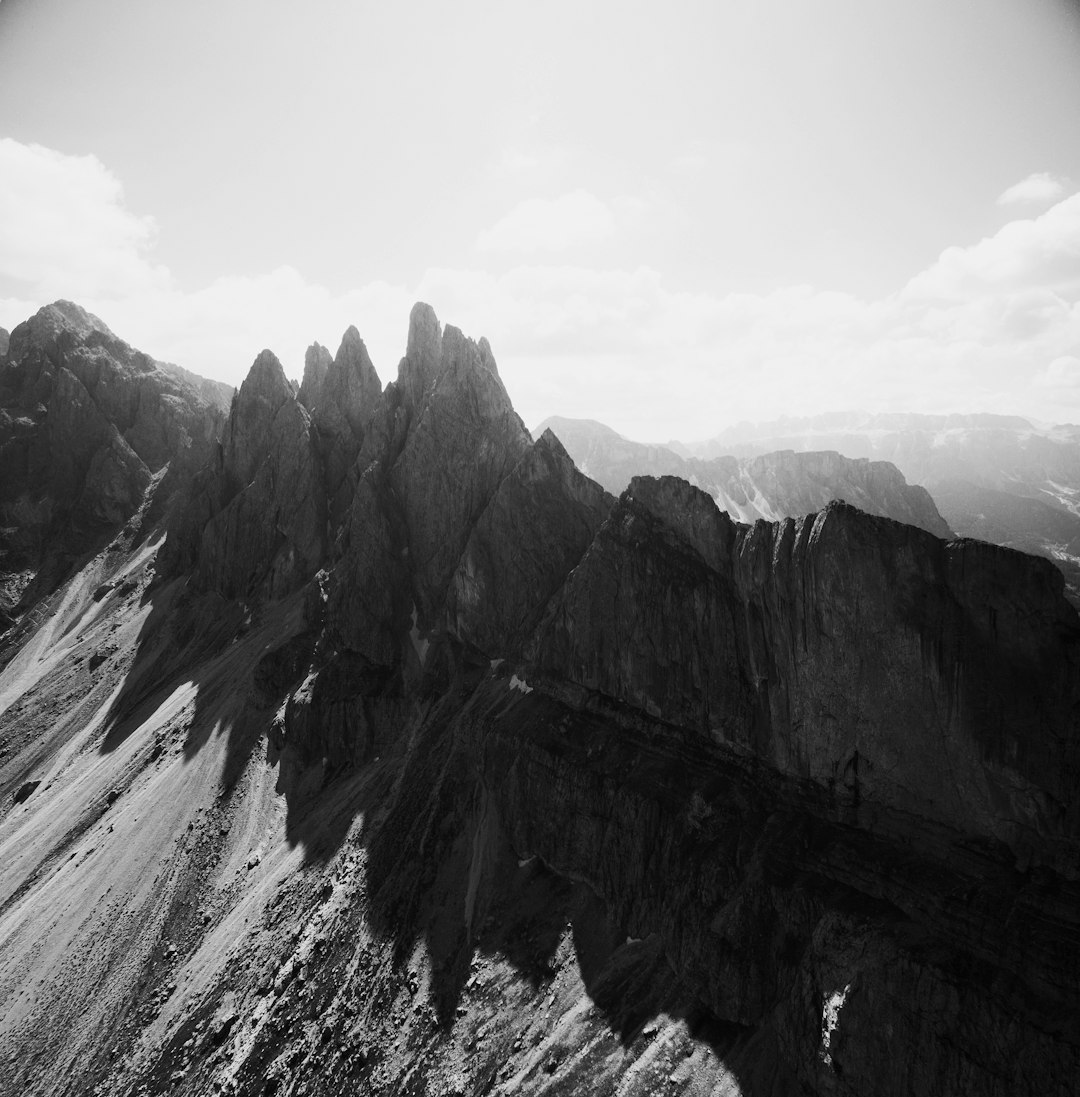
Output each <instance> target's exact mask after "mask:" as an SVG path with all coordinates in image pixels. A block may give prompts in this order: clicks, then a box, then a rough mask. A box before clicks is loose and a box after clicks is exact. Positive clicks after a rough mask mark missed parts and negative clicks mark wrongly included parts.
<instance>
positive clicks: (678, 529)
mask: <svg viewBox="0 0 1080 1097" xmlns="http://www.w3.org/2000/svg"><path fill="white" fill-rule="evenodd" d="M619 502H620V504H621V505H622V506H631V507H636V508H640V509H641V510H644V511H645V512H646V513H647V514H649V515H651V516H652V517H653V518H655V519H657V520H658V521H659V522H660V523H662V524H663V525H664V526H666V527H667V528H668V529H669V530H670V531H671V532H672V533H674V534H675V535H676V536H677V537H678V538H679V539H681V540H682V541H684V542H685V543H686V544H688V545H689V546H690V547H692V548H693V549H694V550H695V551H696V552H697V553H698V554H699V555H700V556H701V558H702V559H703V560H705V561H706V562H707V563H708V564H709V565H710V566H711V567H713V568H718V567H719V566H720V563H721V561H722V560H723V559H724V558H726V557H727V556H728V555H729V554H730V550H731V544H732V540H733V538H734V536H735V533H736V530H737V528H738V526H737V524H736V523H735V522H734V521H732V519H731V517H730V516H729V515H728V514H727V513H726V512H725V511H722V510H720V508H719V507H718V506H717V505H716V500H715V499H713V497H712V496H711V495H710V494H709V493H708V492H706V491H702V490H701V488H699V487H695V486H694V485H693V484H691V483H690V482H689V481H687V480H683V479H682V478H681V477H678V476H635V477H634V478H633V479H632V480H631V481H630V484H629V486H628V487H627V489H626V490H625V491H624V492H623V493H622V496H621V497H620V500H619ZM743 528H745V527H743Z"/></svg>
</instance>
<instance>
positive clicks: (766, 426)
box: [667, 411, 1080, 480]
mask: <svg viewBox="0 0 1080 1097" xmlns="http://www.w3.org/2000/svg"><path fill="white" fill-rule="evenodd" d="M955 431H980V432H981V431H998V432H1004V433H1007V434H1019V435H1035V436H1038V437H1043V438H1048V439H1052V440H1055V441H1073V440H1075V439H1077V438H1078V437H1080V428H1078V427H1077V426H1076V425H1074V424H1071V423H1063V424H1057V425H1054V426H1040V425H1037V424H1035V423H1032V422H1031V420H1029V419H1026V418H1024V417H1023V416H1020V415H999V414H995V413H992V412H973V413H951V414H939V415H931V414H925V413H921V412H877V413H870V412H865V411H832V412H825V413H823V414H821V415H811V416H782V417H780V418H779V419H771V420H766V421H763V422H760V423H751V422H749V421H746V420H744V421H742V422H740V423H735V424H733V425H732V426H729V427H725V428H724V429H723V430H721V431H719V432H718V433H717V434H714V435H713V436H712V437H711V438H707V439H705V440H703V441H697V442H685V441H679V440H672V441H670V442H668V443H667V444H668V446H669V447H670V448H671V449H673V450H674V451H675V452H677V453H680V454H682V455H683V456H684V457H701V458H705V459H708V458H710V457H716V456H719V455H721V454H729V453H735V454H749V453H762V452H766V451H767V450H768V449H777V448H781V449H783V448H791V449H808V448H815V449H816V448H829V447H831V446H832V445H833V443H834V442H838V441H841V440H842V441H844V442H845V443H846V444H847V445H848V446H853V445H854V446H859V445H861V446H863V447H864V448H866V449H867V452H865V453H863V452H856V451H855V450H851V449H842V452H843V453H845V454H846V455H847V456H849V457H855V456H879V457H880V456H881V454H880V453H879V452H877V451H878V450H879V449H880V448H881V447H882V446H883V445H886V444H887V443H884V442H883V441H882V438H883V437H885V436H888V435H892V434H909V433H917V434H934V435H938V434H944V433H946V432H955ZM871 450H872V451H871ZM887 459H891V458H887ZM902 471H904V473H905V475H906V476H907V477H908V479H909V480H912V479H914V477H913V476H912V474H911V473H910V472H907V471H906V470H903V469H902Z"/></svg>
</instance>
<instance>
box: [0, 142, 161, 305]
mask: <svg viewBox="0 0 1080 1097" xmlns="http://www.w3.org/2000/svg"><path fill="white" fill-rule="evenodd" d="M155 232H156V228H155V225H154V221H153V218H151V217H146V216H140V215H137V214H134V213H131V212H130V211H129V210H128V209H126V208H125V206H124V192H123V187H122V186H121V184H120V181H119V180H118V179H117V178H116V176H115V175H113V174H112V173H111V172H110V171H109V170H108V169H107V168H106V167H105V165H104V164H102V163H101V161H100V160H98V159H97V158H96V157H94V156H65V155H64V154H62V153H59V152H54V151H53V150H52V149H47V148H44V147H42V146H41V145H24V144H21V143H20V142H18V141H14V140H12V139H10V138H0V278H2V279H4V280H5V281H8V282H11V283H15V284H16V285H18V286H19V287H20V289H22V290H24V291H25V292H28V293H30V294H32V295H33V296H36V297H44V298H52V297H57V296H69V297H88V296H98V295H112V294H116V295H122V294H128V293H133V292H140V291H142V290H144V289H146V288H147V287H152V286H153V287H161V286H163V285H165V284H167V282H168V274H167V272H166V271H165V270H164V269H163V268H161V267H156V266H154V265H152V264H151V263H150V262H148V260H147V259H146V258H145V252H146V251H147V250H148V249H149V247H150V246H151V244H152V243H153V240H154V236H155Z"/></svg>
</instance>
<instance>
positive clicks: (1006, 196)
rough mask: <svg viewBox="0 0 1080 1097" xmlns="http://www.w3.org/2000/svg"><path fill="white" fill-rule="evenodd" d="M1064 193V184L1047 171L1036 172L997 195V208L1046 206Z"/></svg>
mask: <svg viewBox="0 0 1080 1097" xmlns="http://www.w3.org/2000/svg"><path fill="white" fill-rule="evenodd" d="M1064 193H1065V183H1064V181H1063V180H1061V179H1058V178H1057V177H1056V176H1054V175H1051V174H1050V173H1049V172H1048V171H1037V172H1035V173H1034V174H1032V175H1029V176H1028V177H1027V178H1026V179H1021V180H1020V182H1019V183H1014V184H1013V185H1012V186H1011V187H1009V188H1008V189H1007V190H1005V191H1002V193H1001V194H999V195H998V200H997V204H998V205H999V206H1026V205H1046V204H1047V203H1049V202H1054V201H1056V200H1057V199H1058V198H1060V197H1061V196H1062V195H1063V194H1064Z"/></svg>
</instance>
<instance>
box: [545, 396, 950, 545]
mask: <svg viewBox="0 0 1080 1097" xmlns="http://www.w3.org/2000/svg"><path fill="white" fill-rule="evenodd" d="M548 429H550V430H551V431H553V432H554V434H555V435H556V436H557V437H558V439H559V441H560V442H562V444H563V445H564V446H565V447H566V450H567V452H568V453H569V454H570V456H571V457H573V459H574V462H575V464H577V466H578V468H580V469H581V471H582V472H584V473H585V475H586V476H591V477H592V478H593V479H594V480H596V482H597V483H599V484H601V485H603V487H605V488H607V490H608V491H610V492H611V493H612V494H614V495H618V494H620V493H621V492H622V491H623V489H624V488H625V487H626V486H627V484H629V483H630V481H631V480H632V479H633V478H634V477H635V476H639V475H648V476H679V477H681V478H682V479H684V480H688V481H689V482H690V483H691V484H693V485H694V486H695V487H699V488H701V489H702V490H703V491H707V492H708V493H709V494H710V495H711V496H712V497H713V498H714V499H715V500H716V502H717V505H718V506H719V507H720V509H721V510H726V511H727V512H728V514H730V515H731V516H732V518H735V519H737V520H738V521H740V522H755V521H757V520H758V519H759V518H763V519H765V520H766V521H768V522H775V521H777V520H779V519H781V518H791V517H796V516H798V515H801V514H810V513H811V512H812V511H817V510H820V509H821V508H822V507H823V506H825V505H826V504H827V503H829V502H831V501H832V500H833V499H842V500H844V502H847V503H852V504H854V505H855V506H857V507H859V508H860V509H861V510H865V511H866V512H867V513H868V514H878V515H881V516H883V517H885V518H893V519H895V520H896V521H898V522H906V523H907V524H908V525H910V526H918V527H919V528H920V529H924V530H926V531H927V532H928V533H933V534H934V535H935V536H937V537H951V536H952V531H951V530H950V529H949V527H948V525H947V524H946V522H945V521H944V519H943V518H942V517H941V515H940V514H939V513H938V510H937V507H936V506H935V505H934V501H933V499H931V498H930V495H929V493H928V492H927V491H926V489H925V488H920V487H913V486H911V485H910V484H908V483H907V482H906V481H905V480H904V477H903V476H902V475H901V474H900V473H899V471H898V470H897V469H896V467H895V466H894V465H891V464H889V463H888V462H886V461H870V460H867V459H866V458H860V459H855V460H853V459H851V458H849V457H845V456H842V455H841V454H839V453H835V452H828V451H826V452H816V453H795V452H793V451H791V450H787V451H780V452H773V453H765V454H761V455H760V456H755V457H743V458H738V457H732V456H729V455H725V456H713V457H709V458H707V459H701V458H697V457H693V456H688V457H684V456H681V455H680V454H679V453H677V452H675V450H673V449H671V448H668V447H667V446H659V445H647V444H644V443H641V442H632V441H630V440H629V439H627V438H623V437H622V435H620V434H617V433H616V432H615V431H613V430H612V429H611V428H610V427H606V426H604V424H603V423H598V422H596V421H595V420H591V419H564V418H561V417H558V416H554V417H552V418H550V419H547V420H545V421H544V422H543V423H541V425H540V426H539V427H537V428H536V435H537V437H539V436H540V435H541V434H543V432H544V431H545V430H548Z"/></svg>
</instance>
